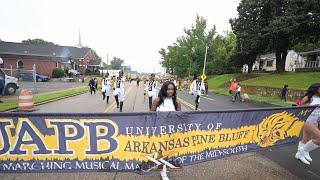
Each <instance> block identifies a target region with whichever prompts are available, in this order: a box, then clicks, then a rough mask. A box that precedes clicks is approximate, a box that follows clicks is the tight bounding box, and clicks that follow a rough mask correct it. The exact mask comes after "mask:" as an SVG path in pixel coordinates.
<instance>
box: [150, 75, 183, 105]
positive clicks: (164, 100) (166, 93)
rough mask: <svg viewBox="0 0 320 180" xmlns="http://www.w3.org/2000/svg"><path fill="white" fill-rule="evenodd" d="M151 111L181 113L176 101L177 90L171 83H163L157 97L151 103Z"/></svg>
mask: <svg viewBox="0 0 320 180" xmlns="http://www.w3.org/2000/svg"><path fill="white" fill-rule="evenodd" d="M151 110H152V111H181V104H180V103H179V102H178V101H177V88H176V86H175V85H174V83H173V82H171V81H168V82H165V83H163V85H162V87H161V89H160V91H159V94H158V97H157V98H156V99H155V100H154V101H153V102H152V108H151Z"/></svg>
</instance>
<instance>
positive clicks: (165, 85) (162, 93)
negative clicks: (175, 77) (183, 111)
mask: <svg viewBox="0 0 320 180" xmlns="http://www.w3.org/2000/svg"><path fill="white" fill-rule="evenodd" d="M170 84H171V85H172V86H173V90H174V92H173V95H172V100H173V104H174V108H175V109H176V111H177V110H178V103H177V88H176V86H175V85H174V83H173V82H171V81H168V82H164V83H163V85H162V87H161V89H160V91H159V94H158V97H159V102H158V104H157V107H159V106H160V105H161V104H162V103H163V102H164V99H165V98H166V97H168V96H167V90H168V86H169V85H170Z"/></svg>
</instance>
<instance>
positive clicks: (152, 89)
mask: <svg viewBox="0 0 320 180" xmlns="http://www.w3.org/2000/svg"><path fill="white" fill-rule="evenodd" d="M157 86H158V82H157V81H156V80H155V75H154V74H151V76H150V79H149V81H148V82H147V83H146V89H145V91H146V92H147V93H148V96H149V110H151V107H152V102H153V100H155V99H156V98H157V92H158V90H157Z"/></svg>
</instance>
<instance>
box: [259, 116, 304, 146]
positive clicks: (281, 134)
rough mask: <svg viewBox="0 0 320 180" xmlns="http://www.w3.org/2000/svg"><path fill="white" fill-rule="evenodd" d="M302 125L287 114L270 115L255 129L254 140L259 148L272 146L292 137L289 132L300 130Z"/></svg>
mask: <svg viewBox="0 0 320 180" xmlns="http://www.w3.org/2000/svg"><path fill="white" fill-rule="evenodd" d="M302 125H303V123H301V121H299V119H298V118H297V117H296V116H294V115H293V114H289V113H288V112H282V113H276V114H272V115H271V116H269V117H266V118H265V119H263V120H262V122H261V123H260V124H259V125H258V126H257V127H256V130H255V132H256V133H255V134H254V136H255V137H254V140H255V142H256V143H257V145H259V146H260V147H269V146H273V145H275V144H276V142H278V141H280V140H284V139H286V138H287V137H292V136H294V134H292V133H291V132H292V131H294V130H296V129H297V128H298V129H301V127H302Z"/></svg>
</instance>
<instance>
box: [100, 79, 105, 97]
mask: <svg viewBox="0 0 320 180" xmlns="http://www.w3.org/2000/svg"><path fill="white" fill-rule="evenodd" d="M105 79H106V78H105V77H104V78H102V81H101V93H102V100H103V101H104V100H105V99H106V84H105Z"/></svg>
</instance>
